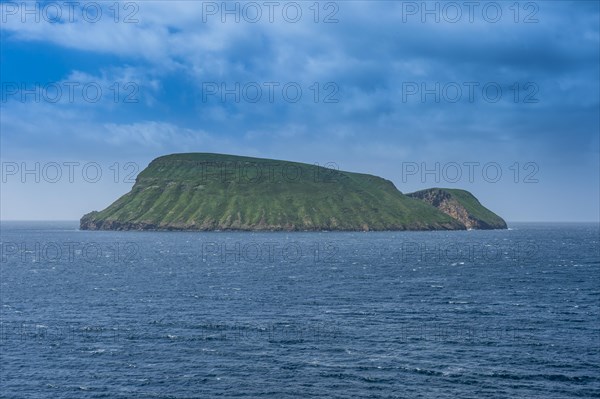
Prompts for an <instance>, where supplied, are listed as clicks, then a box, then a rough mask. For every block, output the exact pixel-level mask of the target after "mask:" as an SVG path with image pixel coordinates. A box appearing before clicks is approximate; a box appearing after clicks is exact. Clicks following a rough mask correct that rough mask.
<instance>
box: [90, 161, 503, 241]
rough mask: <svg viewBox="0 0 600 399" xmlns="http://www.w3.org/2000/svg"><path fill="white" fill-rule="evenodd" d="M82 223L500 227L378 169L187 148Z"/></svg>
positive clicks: (477, 208) (465, 195)
mask: <svg viewBox="0 0 600 399" xmlns="http://www.w3.org/2000/svg"><path fill="white" fill-rule="evenodd" d="M80 228H81V229H82V230H200V231H213V230H247V231H265V230H267V231H269V230H273V231H324V230H330V231H369V230H371V231H385V230H465V229H502V228H506V223H505V222H504V220H502V218H500V217H499V216H497V215H496V214H494V213H493V212H491V211H490V210H488V209H486V208H485V207H483V206H482V205H481V204H480V203H479V201H478V200H477V199H476V198H475V197H474V196H473V195H472V194H470V193H469V192H467V191H463V190H453V189H437V188H436V189H428V190H423V191H418V192H416V193H413V194H408V195H405V194H402V193H401V192H400V191H398V189H396V187H395V186H394V184H393V183H392V182H391V181H389V180H385V179H383V178H381V177H377V176H372V175H367V174H361V173H352V172H345V171H338V170H333V169H329V168H324V167H321V166H318V165H310V164H304V163H297V162H288V161H279V160H272V159H262V158H251V157H242V156H233V155H222V154H210V153H188V154H173V155H167V156H163V157H159V158H157V159H155V160H153V161H152V162H151V163H150V165H148V167H147V168H146V169H144V170H143V171H142V172H141V173H140V174H139V175H138V177H137V179H136V182H135V184H134V186H133V188H132V189H131V191H130V192H129V193H127V194H125V195H124V196H122V197H121V198H119V199H118V200H117V201H115V202H114V203H113V204H111V205H110V206H109V207H108V208H106V209H104V210H102V211H100V212H96V211H94V212H91V213H88V214H86V215H84V216H83V217H82V218H81V222H80Z"/></svg>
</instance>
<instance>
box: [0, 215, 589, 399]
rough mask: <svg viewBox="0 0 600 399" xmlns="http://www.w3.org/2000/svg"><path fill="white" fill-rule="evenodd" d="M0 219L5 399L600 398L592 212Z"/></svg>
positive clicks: (1, 390) (0, 350)
mask: <svg viewBox="0 0 600 399" xmlns="http://www.w3.org/2000/svg"><path fill="white" fill-rule="evenodd" d="M1 227H2V228H1V250H2V253H1V254H0V255H1V261H0V271H1V274H0V299H1V308H0V309H1V325H0V327H1V328H0V355H1V362H0V368H1V369H0V376H1V381H0V396H1V397H3V398H74V397H85V398H202V397H207V398H210V397H226V398H229V397H236V398H239V397H248V398H292V397H297V398H306V397H319V398H325V397H327V398H351V397H370V398H478V399H479V398H544V399H550V398H591V397H600V321H599V316H600V254H599V248H600V245H599V234H600V231H599V228H598V225H597V224H512V225H511V229H510V230H503V231H456V232H385V233H384V232H370V233H333V232H323V233H232V232H214V233H191V232H90V231H79V230H78V229H77V223H72V222H64V223H50V222H48V223H25V222H22V223H8V222H5V223H2V225H1Z"/></svg>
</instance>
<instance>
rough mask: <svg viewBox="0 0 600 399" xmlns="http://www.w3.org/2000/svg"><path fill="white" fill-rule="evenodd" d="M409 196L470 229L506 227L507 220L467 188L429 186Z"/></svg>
mask: <svg viewBox="0 0 600 399" xmlns="http://www.w3.org/2000/svg"><path fill="white" fill-rule="evenodd" d="M407 196H409V197H412V198H417V199H420V200H422V201H424V202H426V203H428V204H430V205H432V206H434V207H436V208H437V209H439V210H440V211H442V212H444V213H445V214H446V215H448V216H450V217H452V218H454V219H456V220H458V221H459V222H461V223H462V224H464V225H465V226H466V227H467V228H468V229H481V230H490V229H506V228H507V226H506V222H505V221H504V219H502V218H501V217H500V216H498V215H496V214H495V213H494V212H492V211H490V210H489V209H487V208H485V207H484V206H483V205H481V203H480V202H479V200H477V198H475V196H473V194H471V193H470V192H468V191H465V190H457V189H450V188H429V189H426V190H421V191H417V192H414V193H411V194H407Z"/></svg>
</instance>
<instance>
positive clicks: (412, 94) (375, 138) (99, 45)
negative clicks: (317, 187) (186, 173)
mask: <svg viewBox="0 0 600 399" xmlns="http://www.w3.org/2000/svg"><path fill="white" fill-rule="evenodd" d="M0 11H1V15H0V18H1V20H0V32H1V38H0V44H1V49H0V73H1V76H0V81H1V82H2V87H1V90H0V95H1V103H0V105H1V112H0V156H1V158H2V162H1V165H2V171H1V179H2V181H1V182H0V183H1V186H0V219H2V220H78V219H79V218H80V217H81V216H82V215H83V214H85V213H87V212H90V211H92V210H101V209H104V208H105V207H107V206H108V205H109V204H110V203H112V202H113V201H114V200H115V199H117V198H118V197H119V196H121V195H123V194H125V193H126V192H128V191H129V190H130V189H131V187H132V185H133V182H134V180H135V176H136V175H137V173H139V172H140V171H141V170H143V169H144V168H145V167H146V166H147V165H148V163H149V162H150V161H151V160H152V159H154V158H156V157H158V156H161V155H165V154H171V153H181V152H216V153H225V154H236V155H246V156H256V157H265V158H275V159H283V160H292V161H298V162H306V163H310V164H319V165H326V166H328V167H332V168H339V169H341V170H347V171H354V172H363V173H370V174H375V175H378V176H381V177H384V178H386V179H389V180H391V181H392V182H394V184H395V185H396V187H397V188H398V189H399V190H400V191H402V192H405V193H408V192H412V191H416V190H420V189H424V188H427V187H451V188H462V189H465V190H468V191H470V192H472V193H473V194H474V195H475V196H476V197H477V198H478V199H479V200H480V201H481V202H482V203H483V204H484V205H485V206H487V207H488V208H490V209H491V210H493V211H494V212H496V213H497V214H499V215H501V216H502V217H503V218H504V219H506V220H507V221H509V222H511V221H542V222H543V221H595V222H597V221H599V220H600V205H599V204H600V188H599V185H600V172H599V170H600V141H599V136H600V104H599V102H600V101H599V96H600V83H599V80H600V66H599V65H600V54H599V49H600V34H599V24H600V11H599V5H598V2H592V1H578V2H577V1H576V2H561V1H551V2H550V1H538V2H525V1H524V2H512V1H510V2H477V1H475V2H461V1H459V2H435V1H430V2H427V3H425V2H420V1H419V2H412V1H407V2H404V1H338V2H333V1H320V2H316V1H297V2H283V1H281V2H280V1H273V2H267V1H264V2H263V1H256V2H248V1H243V2H235V1H229V2H221V1H218V2H211V1H205V2H201V1H137V2H135V1H121V2H115V1H107V2H102V1H98V2H80V3H68V2H62V1H59V2H25V3H23V2H6V1H2V2H1V6H0Z"/></svg>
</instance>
